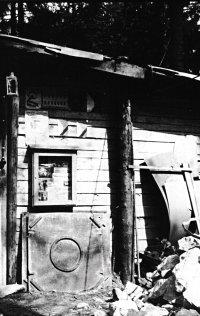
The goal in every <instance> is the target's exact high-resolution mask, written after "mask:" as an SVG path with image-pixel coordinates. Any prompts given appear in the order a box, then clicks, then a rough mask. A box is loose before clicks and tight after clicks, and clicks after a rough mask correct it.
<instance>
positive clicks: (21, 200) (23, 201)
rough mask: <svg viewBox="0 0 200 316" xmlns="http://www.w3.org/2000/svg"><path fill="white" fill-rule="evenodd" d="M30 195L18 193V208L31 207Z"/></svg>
mask: <svg viewBox="0 0 200 316" xmlns="http://www.w3.org/2000/svg"><path fill="white" fill-rule="evenodd" d="M28 202H29V195H28V194H25V193H23V194H22V193H18V194H17V206H19V205H20V206H22V205H24V206H28V205H29V203H28Z"/></svg>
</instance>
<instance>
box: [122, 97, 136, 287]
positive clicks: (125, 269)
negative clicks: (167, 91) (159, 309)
mask: <svg viewBox="0 0 200 316" xmlns="http://www.w3.org/2000/svg"><path fill="white" fill-rule="evenodd" d="M120 120H121V122H120V141H119V157H120V229H121V234H120V235H121V238H120V240H121V244H120V254H119V255H120V265H121V279H122V283H123V284H124V285H125V284H126V283H127V281H132V275H134V273H133V265H132V261H133V239H134V228H133V227H134V226H133V223H134V212H133V194H132V183H131V181H132V171H131V170H130V169H129V168H128V166H129V164H130V162H131V161H132V125H131V105H130V101H129V100H128V101H125V102H124V103H123V104H122V108H121V118H120Z"/></svg>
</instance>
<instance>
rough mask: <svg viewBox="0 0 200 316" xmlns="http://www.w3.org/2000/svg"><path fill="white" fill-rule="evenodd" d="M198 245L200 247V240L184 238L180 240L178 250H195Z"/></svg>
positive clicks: (190, 237) (189, 237)
mask: <svg viewBox="0 0 200 316" xmlns="http://www.w3.org/2000/svg"><path fill="white" fill-rule="evenodd" d="M198 245H200V240H198V239H196V238H194V237H192V236H188V237H183V238H181V239H180V240H178V248H179V249H180V250H184V251H188V250H189V249H191V248H194V247H195V246H198Z"/></svg>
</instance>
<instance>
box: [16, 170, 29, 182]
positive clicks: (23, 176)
mask: <svg viewBox="0 0 200 316" xmlns="http://www.w3.org/2000/svg"><path fill="white" fill-rule="evenodd" d="M28 176H29V169H20V168H18V169H17V180H28V179H29V177H28Z"/></svg>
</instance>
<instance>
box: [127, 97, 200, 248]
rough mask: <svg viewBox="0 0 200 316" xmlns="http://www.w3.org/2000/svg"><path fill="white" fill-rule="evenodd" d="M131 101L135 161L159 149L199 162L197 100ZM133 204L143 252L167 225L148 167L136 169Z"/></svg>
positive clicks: (157, 99) (199, 137) (199, 117)
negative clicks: (146, 168)
mask: <svg viewBox="0 0 200 316" xmlns="http://www.w3.org/2000/svg"><path fill="white" fill-rule="evenodd" d="M132 104H133V107H132V122H133V140H134V141H133V147H134V165H140V164H142V163H144V159H145V158H149V157H151V156H154V155H157V154H160V153H164V152H174V153H175V155H176V157H177V159H178V161H179V162H180V163H182V162H186V163H187V162H189V163H191V161H193V164H194V165H196V166H197V167H198V166H199V162H200V156H199V154H200V113H199V106H198V103H197V102H195V101H194V102H193V101H191V100H180V99H178V98H177V99H176V98H175V97H173V98H172V97H171V98H170V97H168V96H165V97H147V98H146V99H144V98H140V99H138V100H134V102H132ZM194 165H193V166H194ZM135 205H136V214H137V228H138V238H139V251H141V252H143V251H144V250H145V248H146V247H147V245H151V244H154V243H155V238H156V237H159V238H163V237H165V238H166V237H167V236H166V231H168V228H169V223H166V214H168V213H167V208H166V205H165V203H164V199H163V197H162V195H161V193H160V191H159V189H158V187H157V185H156V184H155V182H154V180H153V177H152V175H151V174H150V172H149V171H148V170H142V171H141V170H140V171H138V170H136V171H135ZM166 226H168V227H166ZM164 232H165V233H164Z"/></svg>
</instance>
